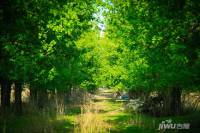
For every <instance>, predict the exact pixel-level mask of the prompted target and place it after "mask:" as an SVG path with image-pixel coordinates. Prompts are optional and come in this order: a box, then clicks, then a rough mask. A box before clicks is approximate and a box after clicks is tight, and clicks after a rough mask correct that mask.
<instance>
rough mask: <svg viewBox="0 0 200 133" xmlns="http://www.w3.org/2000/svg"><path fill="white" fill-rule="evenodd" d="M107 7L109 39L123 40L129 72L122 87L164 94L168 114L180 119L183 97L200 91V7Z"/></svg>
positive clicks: (164, 0) (168, 2) (163, 2)
mask: <svg viewBox="0 0 200 133" xmlns="http://www.w3.org/2000/svg"><path fill="white" fill-rule="evenodd" d="M106 6H107V8H108V9H109V10H108V11H107V18H108V19H107V21H106V22H107V24H108V27H107V32H108V36H109V37H110V38H112V39H113V38H116V39H117V40H119V38H120V39H121V40H122V43H121V45H120V47H119V49H118V50H120V51H122V53H121V54H120V55H118V60H120V61H121V66H120V67H123V68H124V69H125V70H126V71H125V72H124V75H121V77H120V78H118V83H117V84H119V83H121V84H122V86H123V87H124V88H126V89H127V90H128V91H129V92H131V91H134V90H143V91H145V92H147V93H148V92H151V91H158V92H159V93H161V94H162V96H163V97H164V99H165V100H164V110H165V112H164V114H179V113H180V111H181V93H182V91H183V90H193V89H196V90H198V88H199V82H200V77H199V75H200V71H199V70H200V58H199V57H200V38H199V37H200V22H199V20H200V14H199V9H200V7H199V2H198V1H192V0H175V1H174V0H152V1H149V0H143V1H139V0H135V1H123V2H122V1H118V0H117V1H112V2H111V1H110V2H108V3H107V4H106ZM116 39H115V40H116ZM113 82H114V81H113Z"/></svg>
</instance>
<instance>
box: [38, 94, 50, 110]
mask: <svg viewBox="0 0 200 133" xmlns="http://www.w3.org/2000/svg"><path fill="white" fill-rule="evenodd" d="M37 104H38V107H39V109H44V107H45V106H46V105H47V104H48V93H47V90H40V91H38V103H37Z"/></svg>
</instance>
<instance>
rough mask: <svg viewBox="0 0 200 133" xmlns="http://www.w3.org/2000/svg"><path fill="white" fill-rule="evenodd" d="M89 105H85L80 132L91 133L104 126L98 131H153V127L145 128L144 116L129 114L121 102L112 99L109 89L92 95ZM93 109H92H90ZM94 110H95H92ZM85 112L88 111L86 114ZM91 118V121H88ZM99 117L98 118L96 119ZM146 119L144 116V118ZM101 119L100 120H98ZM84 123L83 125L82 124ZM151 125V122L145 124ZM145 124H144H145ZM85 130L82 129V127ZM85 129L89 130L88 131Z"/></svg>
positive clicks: (122, 132) (118, 132)
mask: <svg viewBox="0 0 200 133" xmlns="http://www.w3.org/2000/svg"><path fill="white" fill-rule="evenodd" d="M91 104H92V106H93V107H92V109H89V108H91V107H87V109H86V110H90V111H86V113H83V118H82V120H80V121H82V124H81V123H79V124H80V125H82V126H81V127H80V128H81V129H82V130H79V131H82V133H89V132H90V133H93V130H92V129H95V130H96V131H97V129H98V128H104V130H99V132H102V133H106V132H111V133H132V132H137V133H140V132H141V133H154V132H156V131H155V129H148V130H146V129H145V128H144V127H143V125H144V124H145V123H143V122H142V120H143V119H144V118H145V117H144V116H140V115H131V114H129V113H127V112H125V111H124V108H123V102H120V101H118V102H116V101H115V100H113V99H112V92H111V90H103V89H102V90H99V92H98V93H97V94H96V95H95V96H94V98H93V101H92V102H91ZM91 110H93V111H91ZM94 110H95V111H94ZM87 112H90V113H89V114H87ZM88 119H91V121H88ZM98 119H99V120H98ZM145 119H146V118H145ZM149 120H150V121H148V119H146V120H145V122H148V123H152V119H149ZM100 121H101V122H100ZM84 124H85V126H84ZM147 125H150V126H151V127H152V124H147ZM145 126H146V124H145ZM84 128H86V129H85V131H83V129H84ZM86 130H90V131H89V132H88V131H86Z"/></svg>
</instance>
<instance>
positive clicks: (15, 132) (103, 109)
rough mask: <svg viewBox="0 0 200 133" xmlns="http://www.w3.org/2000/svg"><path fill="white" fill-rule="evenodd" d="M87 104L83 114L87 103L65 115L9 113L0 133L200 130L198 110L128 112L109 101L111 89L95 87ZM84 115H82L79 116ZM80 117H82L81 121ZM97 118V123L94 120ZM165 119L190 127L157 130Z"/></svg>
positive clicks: (120, 104) (0, 120) (120, 103)
mask: <svg viewBox="0 0 200 133" xmlns="http://www.w3.org/2000/svg"><path fill="white" fill-rule="evenodd" d="M90 105H92V106H93V108H94V111H91V112H90V115H85V112H87V110H88V109H87V107H88V106H85V110H86V111H85V112H84V111H83V108H82V107H80V106H72V107H70V108H68V109H67V110H66V114H65V115H58V116H54V115H53V114H43V113H39V114H38V113H36V114H35V115H34V114H31V115H30V114H24V115H22V116H14V115H9V116H8V117H7V118H6V119H3V118H1V117H0V133H1V132H2V133H27V132H30V133H74V132H75V133H98V132H96V131H97V130H96V131H89V132H88V130H85V131H84V130H83V129H81V128H85V127H87V126H89V128H94V129H98V128H106V129H105V130H102V131H101V133H107V132H108V133H164V132H167V133H177V132H178V133H179V132H181V133H190V132H191V133H197V132H198V131H200V130H199V127H200V125H199V123H200V113H199V112H196V113H193V114H189V115H185V116H173V117H160V118H155V117H152V116H149V115H144V114H133V113H132V114H131V113H128V112H126V111H125V110H124V108H123V105H124V102H123V101H118V100H113V98H112V91H111V90H106V89H105V90H103V89H101V90H99V92H97V93H96V95H94V97H93V99H92V100H91V102H90ZM90 110H91V109H90ZM95 110H96V111H95ZM93 114H95V115H93ZM84 115H85V117H83V116H84ZM91 116H92V117H91ZM81 117H83V118H82V120H81V119H80V118H81ZM90 117H91V118H90ZM89 119H90V120H89ZM98 119H100V121H101V122H100V123H101V124H99V123H98ZM167 119H172V121H173V122H176V123H178V122H180V123H186V122H187V123H190V124H191V128H192V129H190V130H167V131H160V130H157V129H158V126H159V123H161V122H162V120H167ZM95 121H96V123H95ZM81 124H82V126H81ZM95 124H96V125H95ZM76 129H77V130H76Z"/></svg>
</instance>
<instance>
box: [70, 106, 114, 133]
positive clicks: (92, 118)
mask: <svg viewBox="0 0 200 133" xmlns="http://www.w3.org/2000/svg"><path fill="white" fill-rule="evenodd" d="M98 113H99V109H98V107H97V106H95V105H93V104H91V103H90V104H88V105H83V106H82V107H81V115H80V116H79V117H78V118H77V125H76V126H75V128H74V133H109V132H110V125H109V124H108V123H106V122H105V121H103V119H102V117H101V115H100V114H98Z"/></svg>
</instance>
